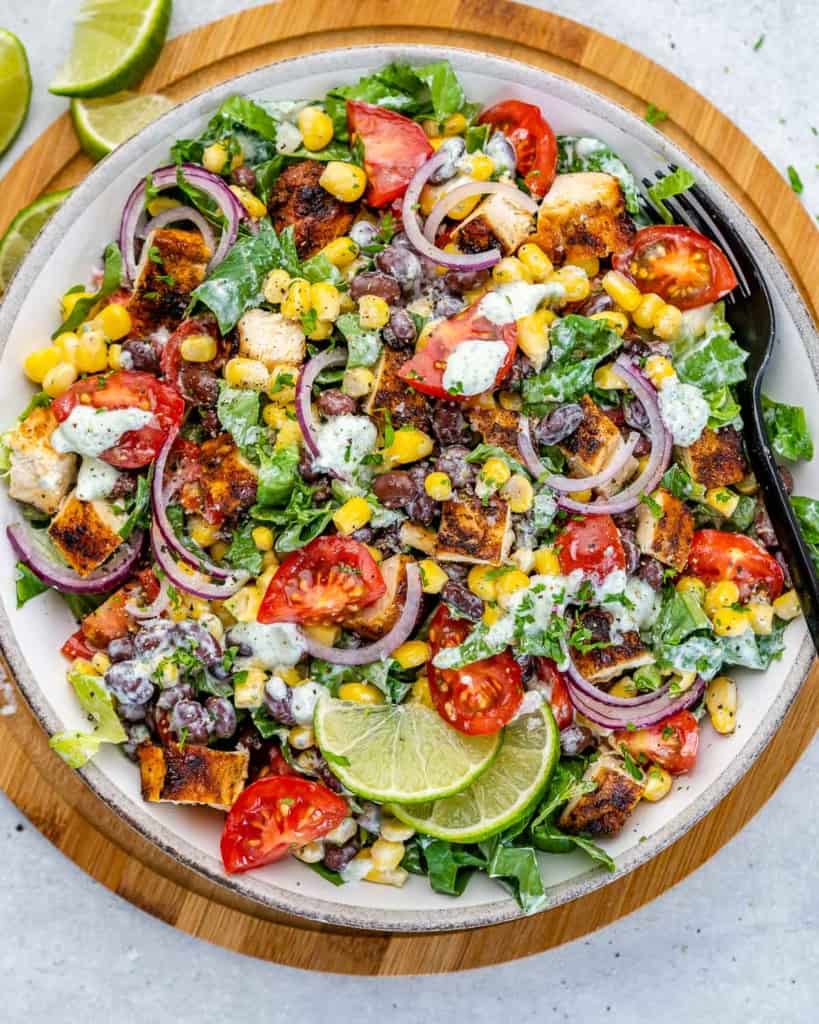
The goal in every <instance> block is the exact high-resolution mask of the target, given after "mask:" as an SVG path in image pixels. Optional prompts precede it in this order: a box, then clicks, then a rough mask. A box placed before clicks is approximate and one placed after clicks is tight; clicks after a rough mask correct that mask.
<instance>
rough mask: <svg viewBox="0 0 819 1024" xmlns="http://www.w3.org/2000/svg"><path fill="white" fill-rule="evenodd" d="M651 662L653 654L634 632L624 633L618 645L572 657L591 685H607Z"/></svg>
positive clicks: (578, 653)
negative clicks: (625, 673)
mask: <svg viewBox="0 0 819 1024" xmlns="http://www.w3.org/2000/svg"><path fill="white" fill-rule="evenodd" d="M653 661H654V656H653V654H652V653H651V651H650V650H649V649H648V648H647V647H646V645H645V644H644V643H643V642H642V640H641V639H640V634H639V633H637V632H635V631H629V632H628V633H624V634H623V638H622V640H621V641H620V643H619V644H609V645H608V646H606V647H597V648H595V649H594V650H591V651H586V653H585V654H582V653H580V652H579V651H578V652H577V653H576V654H575V655H574V663H575V665H576V666H577V668H578V669H579V671H580V672H581V673H582V674H583V675H584V676H585V677H586V678H587V679H588V680H589V682H592V683H607V682H609V681H610V680H612V679H616V678H617V677H618V676H621V675H623V673H624V672H631V671H632V670H633V669H635V668H639V667H640V666H641V665H651V664H652V663H653Z"/></svg>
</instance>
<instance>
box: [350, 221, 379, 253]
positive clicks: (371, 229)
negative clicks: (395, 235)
mask: <svg viewBox="0 0 819 1024" xmlns="http://www.w3.org/2000/svg"><path fill="white" fill-rule="evenodd" d="M377 234H378V228H376V226H375V225H374V224H371V223H370V222H369V221H368V220H359V221H356V223H355V224H353V226H352V227H351V228H350V238H352V240H353V241H354V242H355V244H356V245H358V246H361V247H362V248H363V247H364V246H365V245H372V244H373V242H374V241H375V238H376V235H377Z"/></svg>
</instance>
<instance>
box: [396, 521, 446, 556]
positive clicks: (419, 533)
mask: <svg viewBox="0 0 819 1024" xmlns="http://www.w3.org/2000/svg"><path fill="white" fill-rule="evenodd" d="M398 537H399V540H400V541H401V546H402V547H405V548H415V549H416V550H417V551H423V552H424V554H425V555H434V554H435V548H436V547H437V546H438V534H437V533H436V532H435V531H434V530H430V529H429V528H428V527H426V526H419V525H418V524H417V523H410V522H404V523H401V528H400V530H399V532H398Z"/></svg>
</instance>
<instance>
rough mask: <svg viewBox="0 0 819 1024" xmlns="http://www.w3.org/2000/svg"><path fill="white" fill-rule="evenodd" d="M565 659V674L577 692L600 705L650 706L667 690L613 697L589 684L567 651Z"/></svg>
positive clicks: (665, 687) (663, 688)
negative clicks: (566, 660)
mask: <svg viewBox="0 0 819 1024" xmlns="http://www.w3.org/2000/svg"><path fill="white" fill-rule="evenodd" d="M565 654H566V658H567V659H568V666H567V668H566V672H567V673H568V675H569V678H570V679H571V681H572V683H574V685H575V686H576V687H577V689H578V690H580V691H581V693H582V694H583V695H584V696H585V697H586V698H587V699H590V700H592V701H598V702H599V703H600V704H605V705H607V706H608V707H610V708H625V709H628V708H638V707H641V706H643V705H647V704H652V703H654V701H656V700H657V699H658V698H660V697H664V696H665V693H666V691H667V689H668V686H669V685H670V683H669V684H667V685H666V686H661V687H660V688H659V689H658V690H652V691H651V692H650V693H641V694H640V695H639V697H615V696H613V695H612V694H610V693H606V691H605V690H601V689H599V688H598V687H596V686H595V685H594V683H592V682H590V681H589V680H588V679H586V677H585V676H584V675H583V673H582V672H581V671H580V670H579V669H578V667H577V666H576V665H575V663H574V661H573V660H572V657H571V655H570V654H569V653H568V651H565Z"/></svg>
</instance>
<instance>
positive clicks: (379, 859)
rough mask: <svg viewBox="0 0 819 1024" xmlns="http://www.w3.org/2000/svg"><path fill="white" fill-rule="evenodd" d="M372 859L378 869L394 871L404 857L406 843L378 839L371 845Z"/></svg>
mask: <svg viewBox="0 0 819 1024" xmlns="http://www.w3.org/2000/svg"><path fill="white" fill-rule="evenodd" d="M370 859H371V860H372V862H373V867H374V868H375V870H376V871H393V870H395V868H397V867H398V865H399V864H400V863H401V861H402V860H403V859H404V844H403V843H396V842H391V841H390V840H389V839H376V841H375V842H374V843H373V845H372V846H371V847H370Z"/></svg>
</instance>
